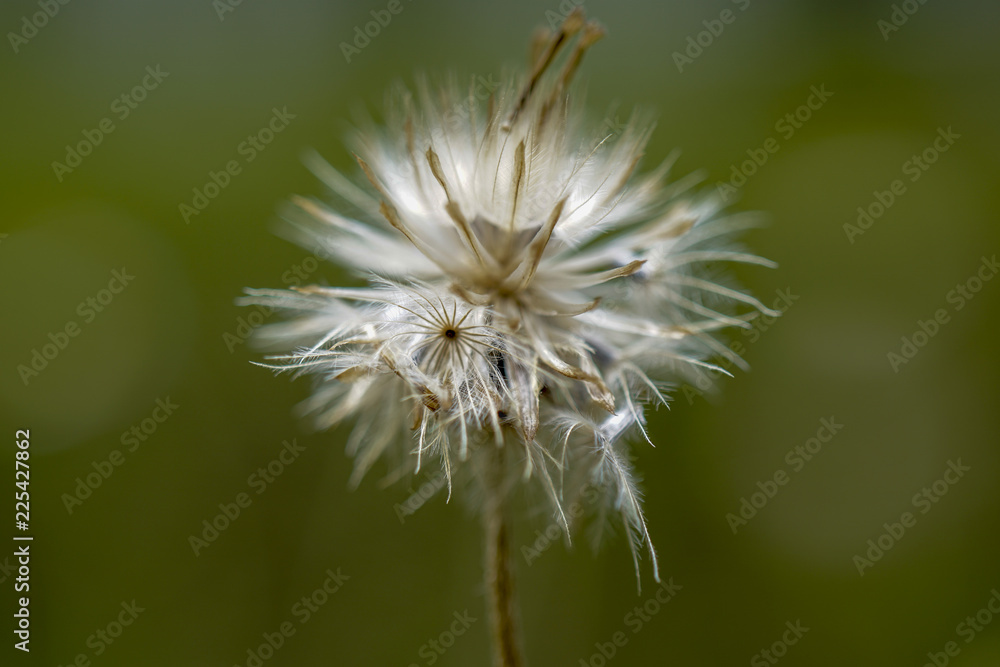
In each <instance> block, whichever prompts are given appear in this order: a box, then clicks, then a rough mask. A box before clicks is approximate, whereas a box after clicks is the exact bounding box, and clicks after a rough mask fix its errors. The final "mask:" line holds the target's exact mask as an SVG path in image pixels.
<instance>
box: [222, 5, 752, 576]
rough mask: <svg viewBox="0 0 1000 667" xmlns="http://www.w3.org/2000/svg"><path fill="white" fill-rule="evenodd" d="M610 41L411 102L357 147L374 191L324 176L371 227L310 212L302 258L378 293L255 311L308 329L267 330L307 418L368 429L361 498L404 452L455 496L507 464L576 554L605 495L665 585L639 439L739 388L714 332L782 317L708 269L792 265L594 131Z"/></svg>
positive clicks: (283, 299) (269, 297)
mask: <svg viewBox="0 0 1000 667" xmlns="http://www.w3.org/2000/svg"><path fill="white" fill-rule="evenodd" d="M601 34H602V30H601V29H600V28H599V27H598V26H597V25H596V24H594V23H586V22H585V21H584V20H583V15H582V12H574V13H573V14H571V15H570V17H569V19H567V21H566V23H565V24H564V26H563V27H562V29H561V30H559V31H558V32H555V33H554V34H550V35H548V36H546V37H545V38H543V39H540V40H538V41H537V42H536V45H535V48H534V53H535V56H534V59H533V63H534V64H533V66H532V68H531V70H530V71H529V72H528V73H527V74H526V75H524V76H521V77H508V78H507V80H506V81H504V82H502V83H501V85H500V87H499V88H498V89H497V90H496V91H494V92H493V93H492V94H491V96H490V98H489V100H488V102H486V103H480V101H479V100H477V99H476V97H475V91H474V90H470V91H469V94H468V95H467V96H466V95H465V94H463V93H461V92H459V89H458V86H457V85H455V84H454V83H451V84H444V85H442V86H439V87H436V88H435V87H433V86H431V85H430V84H428V83H426V82H422V83H421V84H420V85H419V86H418V91H417V94H416V96H412V95H411V94H409V93H408V92H407V91H406V90H403V89H399V90H397V91H395V93H394V96H393V99H392V103H391V105H390V107H389V113H388V116H389V117H388V118H387V120H386V123H385V127H384V128H378V127H369V128H366V129H363V130H361V131H360V132H359V133H358V136H357V138H356V154H357V155H356V157H357V161H358V163H359V164H360V166H361V169H362V171H363V172H364V175H365V177H366V178H367V181H368V184H370V186H371V187H370V188H369V187H368V186H367V185H368V184H365V185H363V186H362V185H358V184H355V183H354V182H352V181H351V180H349V179H348V178H347V177H345V176H343V175H342V174H341V173H339V172H338V171H336V170H335V169H334V168H332V167H331V166H329V165H328V164H326V163H323V162H322V161H321V160H319V159H315V160H314V161H313V168H314V171H315V172H316V173H317V175H318V176H319V177H320V178H321V179H322V180H323V181H324V182H325V183H326V184H327V185H328V186H329V187H330V188H331V189H332V191H333V193H334V194H335V195H336V196H337V198H338V199H339V200H340V202H341V204H342V205H341V206H340V207H339V208H341V209H345V208H346V209H349V210H352V211H353V216H354V217H348V216H346V215H341V214H340V213H337V212H335V211H334V210H332V209H330V208H327V207H326V206H324V205H323V204H321V203H319V202H316V201H313V200H307V199H303V198H297V199H295V200H294V203H295V204H296V211H297V213H296V214H295V219H296V220H298V221H299V224H298V225H297V228H298V230H299V238H298V240H299V241H301V242H303V243H304V244H306V245H310V246H313V247H319V248H320V249H321V250H322V252H324V253H325V254H327V255H328V256H330V257H332V258H334V259H335V260H336V261H337V262H339V263H340V264H342V265H343V266H345V267H349V268H350V269H352V270H353V272H354V273H356V274H357V275H358V276H360V277H361V278H362V279H364V280H366V281H367V285H366V286H363V287H320V286H311V287H304V288H296V289H293V290H291V291H288V290H263V289H251V290H247V294H248V295H249V296H247V297H245V298H244V299H243V300H242V301H243V302H244V303H248V304H260V305H266V306H269V307H274V308H279V309H282V310H284V311H285V312H287V313H288V314H289V316H290V318H289V320H288V321H286V322H283V323H280V324H273V325H268V326H266V327H263V328H262V330H261V332H260V334H261V338H262V339H264V340H265V341H266V342H268V343H270V344H273V345H276V346H279V347H284V349H286V350H291V352H290V353H289V354H287V355H285V356H280V357H274V359H275V363H274V364H273V365H272V367H274V368H277V369H280V370H289V371H292V372H294V373H296V374H307V373H308V374H313V375H315V376H316V378H317V388H316V391H315V393H314V394H313V396H312V397H311V398H310V399H309V400H308V401H307V403H306V406H305V407H306V409H307V410H308V411H309V412H311V413H312V414H314V415H315V418H316V420H317V425H318V426H319V427H322V428H328V427H332V426H334V425H336V424H339V423H341V422H342V421H344V420H348V419H351V420H353V422H354V428H353V431H352V433H351V436H350V439H349V442H348V451H349V453H350V454H352V455H353V456H355V458H356V468H355V477H354V480H353V481H355V482H356V481H357V480H358V479H360V477H361V475H363V474H364V473H365V472H366V471H367V470H368V469H369V468H370V467H371V466H372V464H373V463H375V461H376V460H378V459H379V458H380V457H382V456H383V455H389V456H390V457H395V458H396V459H397V460H402V462H403V469H404V470H414V469H419V468H420V466H422V465H424V464H425V463H426V462H427V461H428V460H429V459H436V460H438V461H440V463H441V465H442V466H443V469H444V471H445V472H446V473H447V476H448V481H449V497H450V494H451V480H452V477H453V475H455V474H456V473H457V472H458V471H460V469H461V468H462V467H463V466H468V467H472V464H471V463H470V461H472V460H473V459H474V458H475V457H477V456H480V455H481V453H483V452H484V451H486V450H487V449H488V448H492V447H502V448H504V451H505V452H507V456H506V458H507V460H508V461H520V462H521V465H522V466H523V472H524V477H525V479H536V480H540V482H541V484H542V486H543V488H544V489H545V491H546V493H547V495H548V497H549V498H550V500H551V502H552V504H553V511H554V512H555V514H556V516H558V517H559V520H560V521H561V522H562V523H563V525H564V527H565V529H566V532H567V535H568V534H569V525H568V522H567V519H566V517H565V514H564V512H563V509H562V508H563V506H564V503H566V502H568V501H570V500H572V499H574V498H575V494H578V493H579V491H580V490H581V489H582V488H583V487H584V485H590V486H596V487H597V488H599V489H602V490H603V491H604V492H605V494H606V498H607V501H608V504H607V507H608V508H610V509H614V510H615V511H617V512H619V513H620V514H621V516H622V518H623V521H624V525H625V526H626V527H627V529H628V530H629V532H630V536H631V539H630V544H631V546H632V549H633V556H634V557H635V559H636V569H637V571H638V548H641V547H642V545H643V543H645V545H646V547H648V549H649V552H650V556H651V558H652V562H653V567H654V573H655V572H656V557H655V552H654V551H653V546H652V542H651V540H650V537H649V532H648V530H647V528H646V522H645V519H644V517H643V512H642V509H641V502H640V494H639V491H638V490H637V488H636V483H635V480H634V474H633V471H632V467H631V464H630V459H629V454H628V448H627V445H626V439H627V438H628V436H630V435H631V434H632V433H633V432H635V433H636V434H641V436H643V437H644V438H645V439H646V440H647V441H648V440H649V436H648V434H647V432H646V429H645V417H644V406H645V405H647V404H649V403H650V402H659V403H663V404H664V405H666V403H667V397H666V395H665V393H666V391H667V390H668V389H669V388H670V386H671V385H673V384H676V383H678V382H680V381H683V380H685V379H687V380H690V381H699V380H700V379H701V376H703V375H704V374H706V373H709V372H712V371H721V370H722V369H720V368H719V367H717V366H714V365H713V364H711V363H710V362H708V361H707V359H708V358H710V357H713V356H717V355H724V356H729V357H730V358H732V361H733V362H735V363H738V364H740V363H742V361H741V360H740V359H738V358H736V357H733V355H732V353H731V352H730V351H729V350H728V348H726V347H725V346H724V345H721V344H720V343H719V342H718V341H716V340H715V339H714V338H712V332H714V331H716V330H718V329H720V328H723V327H729V326H746V323H747V320H749V319H750V318H751V317H752V315H753V314H754V313H755V311H763V312H770V311H768V310H767V309H766V308H765V307H764V306H763V305H762V304H761V303H760V302H759V301H757V300H756V299H754V298H752V297H750V296H748V295H745V294H743V293H741V292H738V291H736V290H734V289H732V288H729V287H726V286H723V285H720V284H717V283H715V282H713V281H711V280H709V279H707V278H706V277H699V274H698V270H699V269H703V268H704V266H705V265H706V264H714V263H717V262H722V261H734V262H747V263H754V264H762V265H770V263H769V262H767V261H766V260H762V259H760V258H758V257H755V256H753V255H749V254H745V253H742V252H740V251H738V250H736V249H732V248H730V247H729V246H728V245H724V244H723V237H725V236H726V235H728V234H730V233H731V232H733V231H735V230H738V229H739V228H741V227H743V226H744V225H743V224H742V223H741V221H739V220H736V219H734V218H728V219H725V218H720V217H718V215H717V213H718V208H719V206H718V205H717V203H716V202H715V201H714V200H713V199H712V198H710V197H696V196H693V195H688V194H686V192H687V190H688V188H689V187H690V186H691V184H692V181H691V180H690V179H688V180H683V181H678V182H675V183H673V184H670V185H668V184H667V183H666V181H665V179H666V175H667V170H668V167H669V162H667V163H665V164H664V165H663V166H661V167H660V168H658V169H656V170H654V171H652V172H651V173H648V174H645V175H636V174H635V170H636V167H637V165H638V163H639V160H640V157H641V156H642V153H643V149H644V146H645V144H646V142H647V140H648V138H649V135H650V131H651V128H650V127H649V124H648V123H644V122H643V121H642V119H641V118H639V117H637V116H633V118H632V119H631V120H630V122H629V123H628V124H627V125H626V126H625V127H624V129H623V130H622V132H621V133H620V135H619V136H608V135H606V133H603V132H602V131H601V130H595V128H594V126H593V125H588V124H587V120H586V117H585V115H584V113H583V111H582V109H581V106H580V103H579V101H578V100H577V99H575V98H574V97H572V96H571V95H570V92H569V90H568V85H569V82H570V79H571V78H572V76H573V74H574V72H575V70H576V68H577V66H578V65H579V63H580V60H581V57H582V55H583V53H584V51H585V50H586V49H587V48H588V47H589V46H590V45H591V44H593V43H594V42H595V41H596V40H597V39H598V38H599V37H600V36H601ZM560 52H563V56H562V57H560V55H559V54H560ZM456 110H462V111H464V113H462V114H459V113H456ZM460 116H461V118H460V119H459V120H456V119H458V118H459V117H460ZM733 302H736V303H737V304H744V305H746V306H749V307H750V309H751V310H750V313H748V314H744V315H738V314H735V315H734V314H729V313H730V311H731V310H732V309H730V308H729V307H728V305H727V304H730V303H733ZM723 372H724V371H723ZM650 444H652V443H650Z"/></svg>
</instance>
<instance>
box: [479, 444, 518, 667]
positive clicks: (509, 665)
mask: <svg viewBox="0 0 1000 667" xmlns="http://www.w3.org/2000/svg"><path fill="white" fill-rule="evenodd" d="M488 446H491V445H488ZM486 474H487V476H488V478H489V479H488V481H487V484H486V489H487V490H486V494H487V495H486V503H485V506H484V508H483V528H484V538H485V539H484V546H485V552H486V553H485V560H486V563H485V573H484V576H485V583H486V590H487V595H488V600H489V602H488V604H489V611H490V626H491V627H490V630H491V634H492V636H493V651H494V658H493V664H494V666H495V667H523V665H524V664H525V663H524V656H523V654H522V652H521V643H520V638H519V636H518V627H517V625H518V623H517V608H516V602H515V600H514V572H513V569H512V567H511V566H512V563H511V558H510V544H509V539H510V538H509V536H510V533H509V531H508V527H507V517H506V512H505V503H504V495H505V493H504V491H505V479H506V466H505V464H504V447H495V448H494V450H493V455H492V456H491V460H490V469H489V470H488V471H487V473H486Z"/></svg>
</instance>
